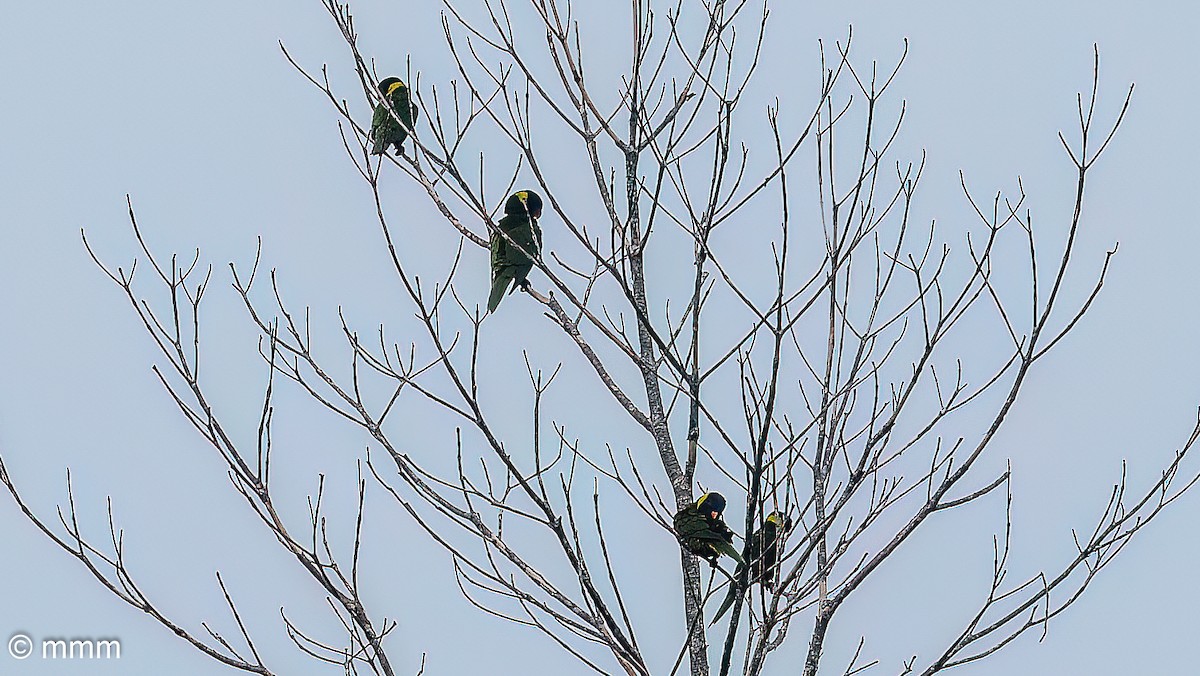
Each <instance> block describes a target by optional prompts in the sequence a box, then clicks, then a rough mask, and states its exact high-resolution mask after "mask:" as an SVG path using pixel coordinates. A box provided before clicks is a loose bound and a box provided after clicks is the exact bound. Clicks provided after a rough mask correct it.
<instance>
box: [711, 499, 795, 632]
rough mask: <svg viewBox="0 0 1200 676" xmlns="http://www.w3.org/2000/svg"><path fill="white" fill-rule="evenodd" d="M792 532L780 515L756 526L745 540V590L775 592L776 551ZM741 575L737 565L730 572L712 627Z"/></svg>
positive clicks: (726, 607) (742, 567) (730, 601)
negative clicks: (730, 579) (747, 563)
mask: <svg viewBox="0 0 1200 676" xmlns="http://www.w3.org/2000/svg"><path fill="white" fill-rule="evenodd" d="M791 529H792V520H791V519H790V518H787V517H785V516H783V515H782V514H780V513H779V512H771V515H770V516H768V517H767V520H766V521H764V522H763V525H762V526H759V528H758V530H757V531H755V532H754V534H753V535H751V536H750V537H749V539H747V540H746V558H748V559H750V571H749V576H748V577H747V578H746V588H747V589H748V588H749V587H750V585H753V584H761V585H762V586H763V587H764V588H766V589H768V590H770V591H775V586H776V584H777V583H778V582H779V550H780V548H781V547H782V546H783V541H784V540H785V539H786V538H787V534H788V531H790V530H791ZM744 574H746V566H745V565H744V564H743V565H739V566H738V567H737V570H735V571H734V573H733V582H730V583H729V593H727V594H726V595H725V600H724V601H722V602H721V607H720V608H718V609H717V614H716V615H714V616H713V619H712V622H711V624H716V623H717V620H719V619H721V616H722V615H724V614H725V611H726V610H729V607H730V606H732V605H733V601H734V599H735V598H736V596H737V592H738V589H739V587H740V585H739V584H738V581H739V580H741V579H742V575H744Z"/></svg>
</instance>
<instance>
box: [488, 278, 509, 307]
mask: <svg viewBox="0 0 1200 676" xmlns="http://www.w3.org/2000/svg"><path fill="white" fill-rule="evenodd" d="M511 282H512V277H509V276H508V275H500V276H499V277H497V278H496V280H495V281H494V282H492V293H491V295H489V296H488V314H491V313H493V312H495V311H496V308H497V307H500V301H501V300H502V299H503V298H504V292H505V291H507V290H508V285H509V283H511Z"/></svg>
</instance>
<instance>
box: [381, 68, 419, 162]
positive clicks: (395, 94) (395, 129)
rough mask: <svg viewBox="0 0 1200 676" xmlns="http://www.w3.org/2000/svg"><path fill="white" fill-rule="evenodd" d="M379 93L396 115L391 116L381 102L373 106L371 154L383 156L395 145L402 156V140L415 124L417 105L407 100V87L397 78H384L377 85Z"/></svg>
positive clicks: (389, 111) (390, 112)
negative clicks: (373, 141) (372, 143)
mask: <svg viewBox="0 0 1200 676" xmlns="http://www.w3.org/2000/svg"><path fill="white" fill-rule="evenodd" d="M379 93H380V94H383V97H384V98H385V99H387V100H388V102H390V103H391V104H392V110H395V111H396V113H395V115H393V114H392V111H391V110H388V107H387V106H386V105H384V103H383V102H382V101H380V102H379V103H378V104H377V105H376V106H375V114H374V115H372V116H371V138H372V139H374V140H375V145H373V146H371V154H372V155H383V154H384V153H386V152H387V150H388V147H389V146H391V145H393V144H395V146H396V150H397V151H398V153H399V154H401V155H403V154H404V140H405V139H407V138H408V132H409V131H411V130H412V129H413V125H414V124H416V123H417V116H418V115H419V113H418V111H417V104H415V103H412V102H411V101H410V100H409V95H408V86H407V85H405V84H404V83H403V82H402V81H401V80H400V78H398V77H389V78H384V80H383V81H382V82H380V83H379ZM397 118H399V120H397Z"/></svg>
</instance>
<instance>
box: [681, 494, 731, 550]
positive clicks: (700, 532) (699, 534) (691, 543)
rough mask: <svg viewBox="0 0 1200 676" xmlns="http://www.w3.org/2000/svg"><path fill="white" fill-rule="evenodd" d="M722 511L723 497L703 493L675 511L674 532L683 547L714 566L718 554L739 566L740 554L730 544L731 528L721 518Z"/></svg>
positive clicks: (723, 506)
mask: <svg viewBox="0 0 1200 676" xmlns="http://www.w3.org/2000/svg"><path fill="white" fill-rule="evenodd" d="M724 511H725V496H723V495H721V494H720V493H705V494H704V495H702V496H700V499H699V500H697V501H695V502H693V503H692V504H690V505H688V506H687V507H684V508H683V509H681V510H679V512H678V513H676V514H675V518H674V520H673V523H674V525H675V534H676V535H677V536H679V544H681V545H683V548H684V549H686V550H688V551H689V552H691V553H693V554H695V555H696V556H699V557H700V558H703V559H707V560H708V562H709V563H711V564H712V565H714V566H716V565H717V559H719V558H720V557H721V555H722V554H724V555H726V556H728V557H731V558H732V559H733V560H734V561H737V562H738V565H743V563H744V562H743V561H742V556H741V554H739V553H738V551H737V549H735V548H734V546H733V531H732V530H730V529H729V526H726V525H725V522H724V521H722V520H721V512H724Z"/></svg>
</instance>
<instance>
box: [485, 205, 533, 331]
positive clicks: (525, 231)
mask: <svg viewBox="0 0 1200 676" xmlns="http://www.w3.org/2000/svg"><path fill="white" fill-rule="evenodd" d="M541 215H542V198H541V197H539V196H538V194H537V193H535V192H533V191H532V190H522V191H520V192H516V193H513V194H512V195H511V196H510V197H509V198H508V200H507V201H506V202H505V203H504V218H501V219H500V223H499V224H498V225H497V229H496V230H494V231H493V232H492V237H491V245H492V246H491V249H492V292H491V294H489V295H488V304H487V307H488V312H489V313H491V312H495V311H496V308H497V307H498V306H499V305H500V301H501V299H503V298H504V292H505V291H507V290H508V286H509V284H512V285H513V287H512V288H513V290H514V291H515V290H516V288H517V287H518V286H519V287H521V288H523V289H524V288H529V282H528V281H527V280H526V279H525V278H526V277H528V276H529V271H530V270H532V269H533V261H534V259H540V258H541V257H542V229H541V228H539V227H538V224H537V219H538V218H539V217H540V216H541ZM501 232H504V233H506V234H507V235H508V237H509V238H511V239H512V241H511V242H510V241H509V240H508V239H506V238H505V237H504V235H501V234H500V233H501ZM514 243H515V244H516V246H513V244H514ZM518 247H520V248H518ZM522 249H523V251H522Z"/></svg>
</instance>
